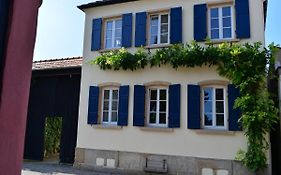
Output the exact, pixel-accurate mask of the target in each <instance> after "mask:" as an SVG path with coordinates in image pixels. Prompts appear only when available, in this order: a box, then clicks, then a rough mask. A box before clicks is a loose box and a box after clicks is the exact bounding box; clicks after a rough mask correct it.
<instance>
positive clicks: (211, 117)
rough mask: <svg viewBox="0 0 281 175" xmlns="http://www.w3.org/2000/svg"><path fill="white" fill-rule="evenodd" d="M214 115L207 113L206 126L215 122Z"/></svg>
mask: <svg viewBox="0 0 281 175" xmlns="http://www.w3.org/2000/svg"><path fill="white" fill-rule="evenodd" d="M212 123H213V115H212V114H205V126H212V125H213V124H212Z"/></svg>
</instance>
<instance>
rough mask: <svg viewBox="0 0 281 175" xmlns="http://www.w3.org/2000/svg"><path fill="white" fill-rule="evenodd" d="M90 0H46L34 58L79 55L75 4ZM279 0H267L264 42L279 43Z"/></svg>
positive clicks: (80, 19)
mask: <svg viewBox="0 0 281 175" xmlns="http://www.w3.org/2000/svg"><path fill="white" fill-rule="evenodd" d="M89 2H93V0H79V1H77V0H75V1H69V0H59V1H57V0H47V1H43V4H42V6H41V8H40V10H39V19H38V28H37V38H36V44H35V51H34V60H44V59H54V58H65V57H73V56H82V48H83V33H84V19H85V18H84V17H85V16H84V13H83V12H82V11H80V10H79V9H78V8H77V6H78V5H81V4H84V3H89ZM280 7H281V1H280V0H269V8H268V17H267V27H266V43H267V44H269V43H271V42H274V43H276V44H280V45H281V20H280V18H281V16H280V12H279V10H280V9H279V8H280Z"/></svg>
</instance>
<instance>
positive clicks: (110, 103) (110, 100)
mask: <svg viewBox="0 0 281 175" xmlns="http://www.w3.org/2000/svg"><path fill="white" fill-rule="evenodd" d="M106 90H109V104H108V105H109V106H108V122H105V121H103V113H104V108H103V107H104V91H106ZM113 90H118V99H117V101H118V103H117V121H116V122H112V97H113ZM119 99H120V97H119V88H116V87H107V88H103V89H102V100H101V101H102V105H101V123H102V124H104V125H117V122H118V113H119V111H118V108H119Z"/></svg>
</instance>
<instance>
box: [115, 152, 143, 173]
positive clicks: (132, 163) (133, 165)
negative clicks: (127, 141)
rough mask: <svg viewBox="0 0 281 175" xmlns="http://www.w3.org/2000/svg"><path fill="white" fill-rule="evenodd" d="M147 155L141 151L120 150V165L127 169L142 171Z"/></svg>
mask: <svg viewBox="0 0 281 175" xmlns="http://www.w3.org/2000/svg"><path fill="white" fill-rule="evenodd" d="M144 166H145V155H144V154H141V153H131V152H119V167H120V168H122V169H127V170H137V171H142V170H143V167H144Z"/></svg>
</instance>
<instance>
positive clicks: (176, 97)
mask: <svg viewBox="0 0 281 175" xmlns="http://www.w3.org/2000/svg"><path fill="white" fill-rule="evenodd" d="M180 105H181V85H180V84H175V85H170V87H169V128H180V112H181V110H180Z"/></svg>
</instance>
